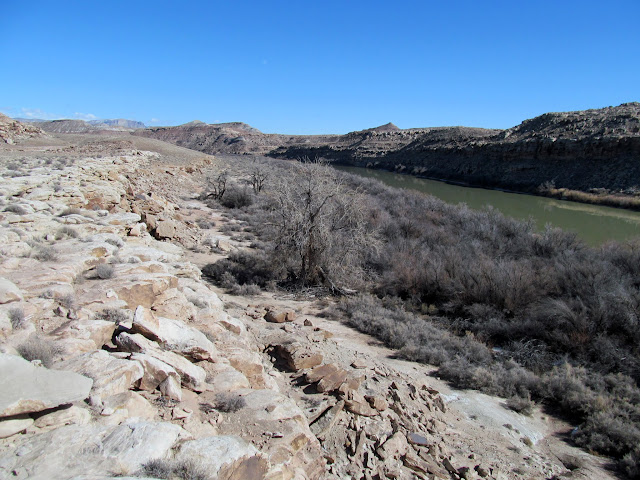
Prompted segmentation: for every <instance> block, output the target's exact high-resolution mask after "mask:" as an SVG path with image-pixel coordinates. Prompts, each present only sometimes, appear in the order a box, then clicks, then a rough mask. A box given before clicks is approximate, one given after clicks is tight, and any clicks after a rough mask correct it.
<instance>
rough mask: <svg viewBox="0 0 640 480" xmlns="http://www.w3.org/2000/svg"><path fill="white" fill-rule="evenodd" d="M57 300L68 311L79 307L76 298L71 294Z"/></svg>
mask: <svg viewBox="0 0 640 480" xmlns="http://www.w3.org/2000/svg"><path fill="white" fill-rule="evenodd" d="M56 300H57V302H58V303H59V304H60V306H62V307H64V308H66V309H67V310H73V309H75V308H76V306H77V304H76V297H75V295H73V294H71V293H69V294H67V295H62V296H61V297H57V298H56Z"/></svg>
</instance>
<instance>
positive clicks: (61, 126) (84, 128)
mask: <svg viewBox="0 0 640 480" xmlns="http://www.w3.org/2000/svg"><path fill="white" fill-rule="evenodd" d="M15 120H18V121H20V122H22V123H30V124H35V125H37V126H38V127H40V128H41V129H42V130H44V131H46V132H51V133H100V132H101V131H118V132H122V131H133V130H136V129H140V128H146V125H145V124H144V123H142V122H138V121H136V120H127V119H124V118H116V119H104V120H89V121H85V120H77V119H60V120H42V119H37V118H16V119H15Z"/></svg>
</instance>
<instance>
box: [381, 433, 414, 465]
mask: <svg viewBox="0 0 640 480" xmlns="http://www.w3.org/2000/svg"><path fill="white" fill-rule="evenodd" d="M408 449H409V444H408V443H407V439H406V438H405V436H404V434H403V433H402V432H396V433H394V434H393V435H391V437H389V438H388V439H387V441H386V442H384V443H383V444H382V445H381V446H380V447H379V448H378V450H377V453H378V456H379V457H380V458H382V459H387V458H389V457H392V458H394V459H399V458H400V457H403V456H404V455H405V454H406V453H407V450H408Z"/></svg>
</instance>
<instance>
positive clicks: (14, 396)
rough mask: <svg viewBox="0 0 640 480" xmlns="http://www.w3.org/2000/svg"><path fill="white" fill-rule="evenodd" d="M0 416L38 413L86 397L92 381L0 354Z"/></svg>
mask: <svg viewBox="0 0 640 480" xmlns="http://www.w3.org/2000/svg"><path fill="white" fill-rule="evenodd" d="M0 378H2V383H3V385H4V388H2V389H0V417H7V416H13V415H20V414H21V413H31V412H40V411H42V410H46V409H48V408H53V407H57V406H58V405H63V404H66V403H73V402H76V401H79V400H84V399H85V398H87V397H88V396H89V392H90V390H91V386H92V385H93V380H91V379H90V378H87V377H84V376H82V375H79V374H77V373H74V372H68V371H57V370H49V369H47V368H44V367H36V366H34V365H33V364H31V363H30V362H27V361H26V360H24V359H22V358H20V357H16V356H14V355H8V354H5V353H0Z"/></svg>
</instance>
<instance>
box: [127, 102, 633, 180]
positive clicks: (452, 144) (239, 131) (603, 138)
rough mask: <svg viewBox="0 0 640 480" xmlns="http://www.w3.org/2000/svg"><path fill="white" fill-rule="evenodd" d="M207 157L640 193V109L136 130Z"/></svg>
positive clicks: (625, 106) (623, 107)
mask: <svg viewBox="0 0 640 480" xmlns="http://www.w3.org/2000/svg"><path fill="white" fill-rule="evenodd" d="M133 134H134V135H140V136H146V137H151V138H157V139H160V140H164V141H168V142H171V143H174V144H176V145H180V146H183V147H187V148H191V149H194V150H199V151H201V152H205V153H210V154H224V153H227V154H256V155H266V156H271V157H277V158H291V159H294V158H303V157H308V158H316V157H320V158H325V159H327V160H329V161H331V162H335V163H339V164H343V165H354V166H362V167H363V166H367V167H372V168H383V169H388V170H392V171H400V172H404V173H410V174H414V175H420V176H426V177H431V178H439V179H443V180H450V181H456V182H464V183H467V184H471V185H478V186H490V187H500V188H508V189H513V190H518V191H525V192H531V191H536V189H537V188H538V187H539V186H540V185H541V184H543V183H545V182H553V183H555V185H556V186H557V187H565V188H570V189H576V190H583V191H587V190H590V189H598V188H604V189H607V190H611V191H627V190H629V191H636V190H637V191H640V103H638V102H631V103H624V104H622V105H619V106H617V107H606V108H601V109H591V110H582V111H574V112H559V113H546V114H544V115H540V116H538V117H535V118H532V119H529V120H525V121H523V122H522V123H520V124H519V125H516V126H514V127H512V128H509V129H505V130H500V129H485V128H472V127H462V126H458V127H435V128H413V129H399V128H398V127H396V126H395V125H393V124H392V123H389V124H386V125H382V126H380V127H375V128H370V129H366V130H361V131H356V132H350V133H347V134H345V135H280V134H264V133H261V132H260V131H259V130H257V129H254V128H253V127H250V126H249V125H246V124H244V123H239V122H236V123H225V124H211V125H209V124H205V123H202V122H199V123H193V122H192V123H189V124H185V125H180V126H177V127H154V128H147V129H143V130H136V131H135V132H133Z"/></svg>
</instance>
